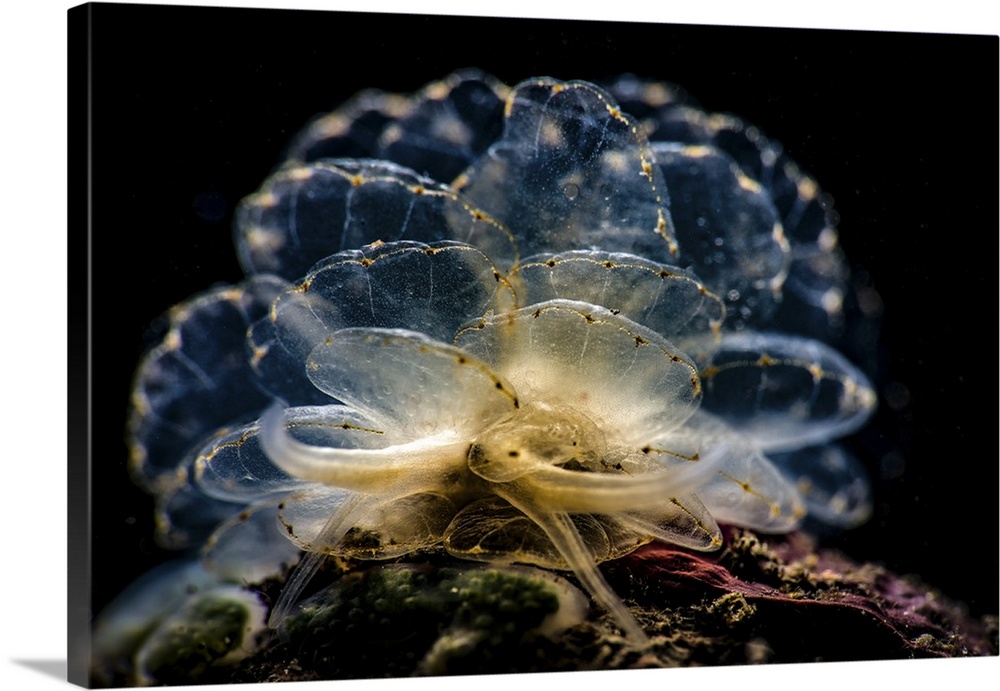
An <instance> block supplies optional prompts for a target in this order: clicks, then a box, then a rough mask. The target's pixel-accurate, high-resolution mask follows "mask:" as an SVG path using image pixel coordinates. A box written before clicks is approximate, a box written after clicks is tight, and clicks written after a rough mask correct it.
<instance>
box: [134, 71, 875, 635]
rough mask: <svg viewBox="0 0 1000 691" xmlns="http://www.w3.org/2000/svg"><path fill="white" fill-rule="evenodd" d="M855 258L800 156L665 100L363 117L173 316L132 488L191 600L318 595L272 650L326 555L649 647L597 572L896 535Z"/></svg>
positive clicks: (375, 103)
mask: <svg viewBox="0 0 1000 691" xmlns="http://www.w3.org/2000/svg"><path fill="white" fill-rule="evenodd" d="M836 238H837V236H836V230H835V228H834V223H833V220H832V214H831V212H830V209H829V207H828V204H827V202H826V200H825V198H824V197H823V195H821V194H820V192H819V188H818V186H817V185H816V183H815V181H813V180H812V179H811V178H810V177H808V176H806V175H805V174H803V173H802V172H801V171H799V170H798V169H797V168H796V166H795V165H794V164H793V163H792V162H791V161H790V160H789V159H788V158H787V156H785V155H784V154H783V153H782V152H781V150H780V148H779V147H778V146H777V145H776V144H774V143H773V142H771V141H769V140H768V139H766V138H765V137H764V136H763V135H762V134H761V133H760V132H759V131H757V130H756V129H755V128H753V127H750V126H748V125H746V124H745V123H744V122H742V121H741V120H739V119H737V118H735V117H732V116H723V115H710V114H706V113H704V112H703V111H701V110H700V109H698V108H697V107H696V105H694V104H693V102H691V101H690V100H689V99H686V98H685V97H683V96H682V95H681V93H680V92H679V91H678V90H676V89H674V88H673V87H670V86H668V85H665V84H662V83H658V82H651V81H646V80H643V79H639V78H636V77H632V76H624V77H621V78H618V79H616V80H613V81H610V82H608V83H606V84H604V85H603V86H598V85H595V84H591V83H588V82H582V81H571V82H562V81H557V80H554V79H548V78H537V79H530V80H527V81H524V82H522V83H521V84H518V85H517V86H515V87H513V88H509V87H507V86H505V85H503V84H500V83H498V82H497V81H496V80H494V79H492V78H490V77H489V76H486V75H483V74H481V73H478V72H475V71H464V72H460V73H456V74H454V75H452V76H450V77H448V78H446V79H445V80H443V81H440V82H436V83H433V84H430V85H428V86H427V87H425V88H424V89H423V90H422V91H420V92H419V93H417V94H415V95H413V96H411V97H402V96H399V95H394V94H385V93H380V92H373V91H367V92H364V93H362V94H360V95H359V96H357V97H356V98H354V99H353V100H351V101H349V102H348V103H347V104H346V105H344V106H343V107H341V108H340V109H338V110H337V111H335V112H333V113H331V114H328V115H324V116H321V117H319V118H317V119H316V120H314V121H313V122H312V123H311V124H310V125H308V127H306V129H305V130H304V131H303V132H302V133H301V134H300V135H299V136H298V138H296V139H295V141H294V142H293V143H292V145H291V146H290V148H289V151H288V158H287V160H286V161H285V162H284V163H283V164H282V165H281V166H280V167H279V168H278V169H277V170H276V171H275V172H274V173H273V175H272V176H271V177H269V178H268V179H267V180H266V181H265V182H264V183H263V185H262V186H261V188H260V189H259V190H258V191H257V192H256V193H254V194H252V195H250V196H249V197H247V198H246V199H245V200H244V201H243V202H242V203H241V205H240V207H239V208H238V210H237V213H236V221H235V242H236V248H237V252H238V256H239V258H240V261H241V263H242V266H243V267H244V269H245V271H246V274H247V278H246V280H245V281H244V282H243V283H241V284H240V285H236V286H226V287H218V288H214V289H212V290H210V291H208V292H206V293H204V294H202V295H199V296H196V297H194V298H192V299H191V300H189V301H187V302H185V303H183V304H181V305H179V306H177V307H175V308H174V309H173V311H172V312H171V314H170V320H171V321H170V328H169V330H168V331H167V333H166V335H165V337H164V338H163V340H162V342H160V343H159V345H157V346H156V347H155V348H154V349H153V350H152V351H151V352H150V353H149V354H148V355H147V356H146V358H145V359H144V360H143V362H142V363H141V365H140V366H139V369H138V372H137V375H136V378H135V387H134V395H133V415H132V418H131V421H130V427H129V434H130V438H131V452H132V455H131V468H132V471H133V474H134V477H135V478H136V480H137V481H138V482H139V483H140V484H141V485H142V486H143V487H145V488H146V489H147V490H149V491H150V492H152V493H153V494H154V495H155V496H156V498H157V506H158V508H157V512H158V513H157V516H158V521H159V528H160V532H161V537H162V539H163V540H164V541H165V542H166V543H167V544H171V545H174V546H177V547H178V548H192V549H195V548H197V549H200V552H199V554H200V556H199V561H198V562H196V564H197V566H192V567H188V568H191V569H194V572H197V574H198V575H197V578H199V579H202V580H204V581H205V582H207V583H210V584H215V586H213V587H227V588H229V587H231V585H230V584H243V586H244V587H246V588H248V589H249V590H251V591H252V588H253V584H254V583H259V582H261V581H262V580H264V579H266V578H268V577H272V576H279V575H281V574H283V573H284V572H285V570H286V569H288V568H289V567H291V566H292V565H295V564H297V565H296V566H295V569H294V571H292V572H291V576H290V578H289V579H288V581H287V584H286V585H285V589H284V591H283V594H282V596H281V598H280V599H279V601H278V602H276V603H274V605H273V607H270V611H269V612H268V617H269V622H270V625H271V626H278V625H280V623H281V622H282V620H284V619H285V618H286V617H287V616H288V615H289V614H290V613H292V612H293V608H294V606H295V604H296V601H297V599H298V598H299V596H300V595H301V593H302V589H303V586H304V585H305V584H306V582H307V581H308V580H309V579H310V577H311V576H312V575H313V574H314V573H315V571H316V569H317V567H318V566H319V565H320V563H321V562H322V560H323V559H324V558H325V557H327V556H328V555H337V556H341V557H349V558H356V559H369V560H386V559H396V558H399V557H403V556H405V555H407V554H411V553H414V552H417V551H420V550H444V551H445V552H447V553H448V554H451V555H454V556H456V557H459V558H462V559H468V560H473V561H484V562H492V563H494V564H512V563H522V564H530V565H535V566H538V567H542V568H546V569H552V570H566V571H569V572H571V573H572V574H573V575H574V576H575V577H576V579H577V581H578V582H579V583H580V584H581V585H582V586H583V588H584V589H585V590H586V591H587V592H588V593H589V594H590V596H591V597H592V598H593V600H594V601H595V602H596V603H598V604H599V605H600V606H601V607H602V608H604V610H606V611H607V612H608V613H609V614H610V615H611V617H612V619H613V621H614V622H615V623H616V624H617V626H618V627H619V628H620V630H621V631H622V632H623V634H624V635H625V636H626V638H627V639H629V640H631V641H632V642H634V643H636V644H641V643H643V642H644V641H645V640H646V634H645V633H644V632H643V631H642V629H641V627H640V626H639V625H638V623H637V622H636V620H635V619H634V618H633V616H632V615H631V614H630V612H629V609H628V607H627V606H626V605H625V604H624V603H623V602H622V600H621V599H620V598H619V597H618V596H617V595H616V594H615V593H614V592H613V591H612V589H611V588H610V587H609V586H608V584H607V583H606V582H605V580H604V579H603V577H602V575H601V572H600V570H599V568H598V565H599V564H600V563H601V562H604V561H606V560H609V559H615V558H617V557H620V556H622V555H625V554H628V553H629V552H631V551H633V550H635V549H637V548H638V547H640V546H641V545H643V544H646V543H648V542H650V541H653V540H662V541H667V542H671V543H675V544H677V545H681V546H683V547H686V548H690V549H694V550H705V551H710V550H714V549H717V548H718V547H719V546H720V545H721V533H720V529H719V524H720V523H724V524H732V525H739V526H745V527H748V528H751V529H754V530H757V531H762V532H784V531H789V530H792V529H793V528H795V527H796V526H797V525H798V524H799V522H800V521H801V520H802V519H803V517H804V516H805V515H806V514H807V513H809V514H811V515H812V516H814V517H815V518H816V519H817V520H821V521H825V522H828V523H833V524H835V525H839V526H851V525H855V524H857V523H859V522H861V521H863V520H865V518H866V517H867V514H868V512H869V511H870V499H869V494H868V488H867V485H866V483H865V481H864V480H863V479H859V474H858V470H859V469H858V462H857V461H856V460H854V459H853V458H852V457H851V456H850V454H849V453H848V452H847V451H846V450H845V449H844V448H842V447H840V446H838V445H836V443H835V442H836V440H837V439H838V438H840V437H843V436H845V435H847V434H850V433H851V432H853V431H855V430H857V429H858V428H860V427H861V426H862V425H863V424H864V423H865V422H866V420H867V419H868V418H869V416H870V415H871V413H872V411H873V409H874V406H875V402H876V396H875V393H874V391H873V388H872V386H871V384H870V383H869V381H868V379H867V378H866V376H865V374H863V373H862V372H861V371H860V370H859V369H858V368H857V367H855V366H854V365H853V364H851V362H849V361H848V359H847V358H845V357H844V356H843V355H841V354H840V353H839V352H838V350H837V349H836V347H835V346H834V345H833V344H834V343H835V339H836V335H837V333H838V331H839V330H840V329H842V328H843V322H844V319H843V309H842V306H843V303H844V299H845V296H846V295H847V292H848V282H847V271H846V268H845V267H846V263H845V260H844V257H843V255H842V253H841V250H840V249H839V247H838V245H837V240H836ZM227 592H228V591H227ZM182 597H183V594H176V597H172V596H171V597H168V596H163V597H161V598H159V599H158V600H157V602H158V603H159V604H157V605H155V606H150V607H148V608H147V609H146V612H147V614H146V615H145V616H146V618H147V622H146V625H147V628H151V629H153V630H155V628H156V626H157V624H155V623H151V622H153V620H154V619H155V617H156V616H162V617H164V618H165V617H166V613H167V612H168V611H170V610H172V609H176V607H177V605H176V601H177V598H182ZM172 603H173V604H172ZM156 613H159V614H156Z"/></svg>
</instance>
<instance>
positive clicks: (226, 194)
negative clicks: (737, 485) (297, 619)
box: [70, 5, 998, 615]
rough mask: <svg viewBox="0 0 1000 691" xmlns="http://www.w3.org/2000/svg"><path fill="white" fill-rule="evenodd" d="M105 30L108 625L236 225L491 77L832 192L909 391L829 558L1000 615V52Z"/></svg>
mask: <svg viewBox="0 0 1000 691" xmlns="http://www.w3.org/2000/svg"><path fill="white" fill-rule="evenodd" d="M91 12H92V15H91V16H92V20H93V23H92V27H93V31H92V41H93V43H92V47H93V53H92V56H93V63H92V64H93V73H92V78H93V82H92V85H93V88H92V95H93V139H92V142H93V176H92V183H93V196H92V199H93V225H92V227H93V262H92V270H93V298H92V307H93V317H92V325H93V350H94V355H93V380H94V382H95V387H96V394H95V405H94V409H93V428H92V429H93V485H92V492H93V493H92V496H93V501H94V507H95V508H94V515H93V536H92V546H93V570H94V574H93V598H94V599H93V602H94V609H95V611H97V610H99V608H100V607H101V606H103V604H104V603H106V602H107V600H108V599H109V598H110V597H111V596H113V595H114V594H115V593H117V592H118V591H119V590H120V589H121V588H122V587H123V586H124V585H125V584H126V583H127V582H128V581H129V580H131V579H132V578H134V577H135V576H136V575H138V574H139V573H140V572H142V571H144V570H145V569H146V568H148V567H149V566H151V565H152V564H154V563H156V562H157V561H158V560H160V559H162V558H163V553H162V552H161V551H159V550H158V549H157V548H156V546H155V545H154V543H153V541H152V538H151V533H152V502H151V500H150V499H149V498H148V497H146V496H145V495H144V494H143V493H142V492H140V491H139V490H137V489H136V488H135V487H133V486H132V485H131V483H130V481H129V480H128V477H127V472H126V469H125V459H126V457H127V453H126V447H125V441H124V434H125V417H126V411H127V399H128V393H129V388H130V384H131V376H132V372H133V369H134V367H135V364H136V363H137V361H138V359H139V356H140V353H141V350H142V347H143V336H144V332H145V330H146V328H147V326H148V325H149V323H150V322H151V321H152V320H153V318H155V317H156V316H157V315H158V314H160V313H161V312H162V311H163V310H165V309H166V308H167V307H169V306H170V305H172V304H173V303H175V302H177V301H179V300H182V299H184V298H186V297H188V296H189V295H191V294H193V293H195V292H197V291H200V290H202V289H205V288H207V287H209V286H211V285H212V284H214V283H216V282H218V281H237V280H239V279H240V277H241V272H240V270H239V267H238V265H237V262H236V258H235V252H234V250H233V246H232V236H231V230H230V228H231V218H232V211H233V208H234V206H235V204H236V203H237V202H238V201H239V199H240V198H241V197H243V196H245V195H246V194H249V193H251V192H253V191H254V190H255V189H256V188H257V187H258V186H259V185H260V183H261V182H262V181H263V180H264V178H265V177H266V176H267V174H268V173H269V172H270V170H271V169H272V167H273V166H274V165H275V164H276V163H278V161H279V157H280V155H281V152H282V148H283V146H284V145H285V144H286V143H287V142H288V140H289V138H290V137H291V135H293V134H294V133H295V132H296V131H297V130H298V129H299V128H300V127H301V126H302V125H304V124H305V123H306V122H307V121H308V120H309V118H311V117H312V116H313V115H315V114H316V113H318V112H321V111H326V110H330V109H332V108H333V107H335V106H336V105H338V103H340V102H341V101H342V100H343V99H344V98H346V97H348V96H350V95H352V94H353V93H355V92H356V91H358V90H360V89H362V88H364V87H378V88H381V89H384V90H389V91H401V92H411V91H413V90H416V89H418V88H419V87H421V86H422V85H424V84H425V83H427V82H429V81H431V80H434V79H437V78H440V77H443V76H445V75H446V74H448V73H449V72H451V71H453V70H455V69H457V68H461V67H479V68H481V69H483V70H485V71H487V72H490V73H492V74H493V75H495V76H496V77H498V78H499V79H501V80H502V81H504V82H506V83H508V84H514V83H516V82H518V81H520V80H521V79H524V78H527V77H531V76H542V75H545V76H552V77H556V78H560V79H596V78H601V77H607V76H612V75H615V74H619V73H622V72H633V73H636V74H639V75H642V76H647V77H654V78H657V79H663V80H667V81H671V82H674V83H677V84H679V85H681V86H683V87H684V88H685V89H687V90H688V91H689V92H690V93H691V94H692V95H693V96H694V97H695V98H697V99H698V100H699V101H700V102H701V104H702V105H703V106H704V107H705V108H706V110H709V111H726V112H732V113H734V114H737V115H739V116H741V117H743V118H744V119H746V120H748V121H750V122H752V123H754V124H756V125H757V126H759V127H760V128H761V129H762V130H763V131H764V132H765V133H766V134H767V135H768V136H770V137H771V138H773V139H776V140H778V141H780V142H782V143H783V144H784V146H785V150H786V151H787V152H788V153H789V154H790V155H791V156H792V157H793V158H794V159H795V160H796V161H797V162H798V163H799V164H800V166H801V167H802V168H803V169H804V170H806V171H809V172H811V173H812V174H813V175H814V176H815V177H816V178H817V179H818V181H819V182H820V184H821V186H822V187H823V189H824V191H826V192H828V193H830V194H832V196H833V198H834V200H835V208H836V209H837V211H838V213H839V215H840V217H841V223H840V231H841V240H842V244H843V246H844V247H845V249H846V251H847V252H848V253H849V255H850V257H851V259H852V260H853V262H855V263H856V264H859V265H861V267H863V268H864V269H865V270H866V271H867V272H868V273H869V274H870V276H871V277H872V281H873V283H874V286H875V288H876V289H877V291H878V292H879V294H880V295H881V297H882V300H883V303H884V306H885V309H884V319H883V329H882V339H881V342H880V344H879V345H878V346H877V347H878V351H877V352H878V354H879V359H880V361H881V363H882V366H881V370H880V371H879V373H878V374H877V375H876V381H877V382H878V384H879V386H880V387H882V388H883V390H884V387H885V386H886V385H891V386H894V387H896V388H897V390H898V384H902V385H903V386H904V387H905V388H906V390H908V391H909V394H910V395H909V399H908V402H907V403H906V404H905V405H904V406H902V407H901V408H899V409H893V408H891V407H890V406H888V405H886V404H885V401H884V400H883V401H882V402H881V403H882V405H881V408H880V411H879V414H878V416H877V418H876V420H875V422H874V425H873V427H872V428H871V429H870V430H869V431H868V432H866V434H865V435H864V436H863V437H861V438H859V439H858V440H856V444H855V446H856V448H858V449H859V450H860V451H861V453H862V454H863V458H864V461H865V462H866V464H867V465H868V466H869V468H870V469H871V470H872V474H873V476H874V477H875V491H876V509H875V515H874V517H873V518H872V520H871V521H870V522H869V523H868V524H867V525H865V526H864V527H862V528H860V529H857V530H855V531H852V532H850V533H847V534H845V535H843V536H840V537H839V538H837V539H835V540H833V543H832V544H834V545H835V546H837V547H840V548H843V549H844V550H846V551H847V552H848V553H850V554H851V555H852V556H854V557H856V558H859V559H866V560H875V561H878V562H880V563H882V564H884V565H886V566H887V567H889V568H891V569H894V570H897V571H901V572H904V573H915V574H919V575H920V576H921V577H922V578H924V579H925V580H926V581H928V582H930V583H932V584H934V585H936V586H938V587H940V588H941V589H943V590H944V591H945V592H946V593H947V594H949V595H951V596H953V597H955V598H957V599H960V600H962V601H964V602H966V603H967V604H968V606H969V608H970V610H971V612H972V613H973V614H977V615H978V614H983V613H990V612H992V613H996V612H997V607H998V605H997V599H998V598H997V590H998V559H997V556H998V531H997V526H998V510H997V498H998V464H997V457H994V456H993V452H994V449H996V448H997V447H996V443H997V428H996V427H994V426H993V406H992V404H989V405H987V404H988V403H989V402H990V401H993V393H992V385H990V386H986V385H985V384H986V383H989V382H992V381H993V376H994V373H995V368H994V367H993V364H995V363H996V362H997V359H996V358H997V355H996V354H995V353H996V351H994V350H993V336H992V335H991V334H992V333H993V327H992V321H993V318H992V316H991V314H992V311H993V309H994V305H995V303H993V302H992V300H987V299H986V297H987V294H992V291H993V289H994V287H995V286H996V284H997V269H996V267H997V265H995V264H993V261H994V259H993V251H994V244H993V243H994V242H995V241H996V238H997V233H998V214H997V208H998V203H997V202H998V192H997V190H998V175H997V150H998V139H997V127H998V108H997V102H998V98H997V95H998V94H997V85H998V70H997V64H998V60H997V57H998V53H997V46H998V42H997V38H996V37H993V36H989V37H986V36H978V37H976V36H954V35H951V36H949V35H929V34H903V33H877V32H854V31H828V30H804V29H763V28H735V27H734V28H727V27H708V26H706V27H698V26H678V25H663V24H659V25H657V24H631V23H606V22H580V21H563V20H524V19H492V18H461V17H435V16H420V15H414V16H401V15H387V14H346V13H318V12H305V11H278V10H245V9H212V8H184V7H155V6H129V5H95V6H92V7H91ZM70 59H71V60H73V59H76V58H74V56H73V55H71V57H70ZM958 76H961V79H958ZM71 86H72V85H71ZM83 116H84V115H83V114H81V113H76V114H74V113H71V117H83ZM71 184H76V185H79V184H82V181H79V180H77V181H73V180H71ZM71 261H74V262H75V261H83V257H72V258H71ZM76 289H82V286H74V285H71V286H70V290H71V291H73V290H76ZM874 347H876V346H874V345H873V348H874ZM987 364H989V365H990V366H989V367H987V366H986V365H987ZM900 458H902V459H905V465H904V467H903V469H902V472H901V473H900V472H898V471H899V464H898V459H900ZM894 459H895V460H894ZM892 468H895V469H896V470H892ZM887 470H889V472H887Z"/></svg>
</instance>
